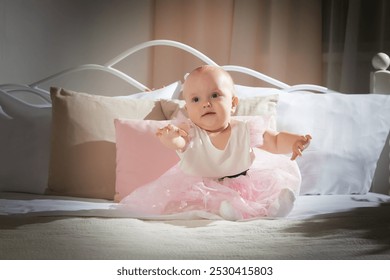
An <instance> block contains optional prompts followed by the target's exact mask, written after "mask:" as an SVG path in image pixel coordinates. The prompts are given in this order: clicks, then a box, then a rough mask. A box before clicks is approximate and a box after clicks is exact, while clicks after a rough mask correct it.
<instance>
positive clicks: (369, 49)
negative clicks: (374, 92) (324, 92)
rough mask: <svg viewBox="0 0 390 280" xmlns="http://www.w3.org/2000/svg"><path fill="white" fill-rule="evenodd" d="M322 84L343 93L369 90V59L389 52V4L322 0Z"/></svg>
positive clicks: (382, 0) (360, 0) (380, 0)
mask: <svg viewBox="0 0 390 280" xmlns="http://www.w3.org/2000/svg"><path fill="white" fill-rule="evenodd" d="M322 10H323V54H324V56H323V68H324V71H323V73H324V76H323V81H324V85H325V86H327V87H329V88H331V89H334V90H338V91H341V92H346V93H367V92H369V73H370V72H371V71H372V70H373V67H372V65H371V59H372V57H373V56H374V55H375V54H376V53H377V52H385V53H387V54H389V53H390V3H389V2H388V1H386V0H369V1H368V0H324V1H323V3H322Z"/></svg>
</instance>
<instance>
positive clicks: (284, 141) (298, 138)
mask: <svg viewBox="0 0 390 280" xmlns="http://www.w3.org/2000/svg"><path fill="white" fill-rule="evenodd" d="M310 140H311V136H310V135H305V136H303V135H297V134H292V133H288V132H276V131H266V132H265V133H264V142H263V145H262V146H260V147H259V148H261V149H263V150H266V151H268V152H271V153H274V154H288V153H291V152H292V156H291V160H295V159H296V158H297V157H298V156H301V155H302V151H303V150H304V149H306V148H307V146H309V144H310Z"/></svg>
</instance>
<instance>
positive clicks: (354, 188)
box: [277, 92, 390, 194]
mask: <svg viewBox="0 0 390 280" xmlns="http://www.w3.org/2000/svg"><path fill="white" fill-rule="evenodd" d="M277 127H278V130H279V131H283V130H284V131H290V132H295V133H302V134H306V133H310V134H311V135H312V137H313V140H312V142H311V145H310V146H309V147H308V148H307V150H305V152H304V155H303V156H302V157H300V158H298V159H297V163H298V165H299V167H300V170H301V173H302V187H301V194H365V193H367V192H368V191H369V189H370V187H371V183H372V179H373V176H374V172H375V168H376V164H377V161H378V159H379V156H380V154H381V151H382V149H383V147H384V145H385V141H386V138H387V135H388V133H389V130H390V95H378V94H356V95H352V94H340V93H328V94H314V93H308V92H294V93H283V94H280V95H279V102H278V107H277Z"/></svg>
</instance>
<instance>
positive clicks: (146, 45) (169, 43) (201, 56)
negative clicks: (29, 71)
mask: <svg viewBox="0 0 390 280" xmlns="http://www.w3.org/2000/svg"><path fill="white" fill-rule="evenodd" d="M154 46H170V47H175V48H178V49H182V50H184V51H186V52H188V53H190V54H192V55H194V56H195V57H197V58H199V59H200V60H201V61H203V62H204V63H206V64H210V65H216V66H218V64H217V63H216V62H215V61H213V60H212V59H211V58H209V57H208V56H206V55H205V54H203V53H201V52H200V51H198V50H196V49H194V48H193V47H190V46H188V45H186V44H183V43H180V42H177V41H172V40H152V41H148V42H144V43H141V44H138V45H136V46H134V47H132V48H130V49H128V50H126V51H124V52H123V53H121V54H119V55H118V56H116V57H115V58H113V59H111V60H109V61H108V62H107V63H105V64H104V65H98V64H84V65H80V66H77V67H72V68H69V69H66V70H64V71H61V72H59V73H56V74H54V75H51V76H49V77H47V78H44V79H42V80H39V81H37V82H34V83H32V84H30V85H29V86H30V87H31V88H35V89H40V90H43V89H41V88H39V85H41V84H43V83H45V82H47V81H50V80H53V79H56V78H58V77H61V76H64V75H66V74H69V73H72V72H77V71H83V70H99V71H105V72H108V73H110V74H113V75H114V76H117V77H119V78H120V79H122V80H124V81H126V82H128V83H129V84H131V85H133V86H134V87H136V88H138V89H139V90H142V91H144V90H149V88H148V87H147V86H145V85H144V84H142V83H140V82H138V81H137V80H135V79H134V78H132V77H130V76H128V75H127V74H125V73H123V72H121V71H119V70H118V69H115V68H114V65H116V64H117V63H119V62H120V61H122V60H124V59H126V58H127V57H128V56H130V55H132V54H134V53H136V52H138V51H141V50H143V49H146V48H149V47H154ZM221 67H223V68H224V69H225V70H227V71H232V72H240V73H243V74H247V75H250V76H253V77H255V78H257V79H260V80H262V81H265V82H267V83H269V84H271V85H273V86H275V87H277V88H280V89H284V90H286V91H294V90H297V88H298V89H299V90H312V91H319V92H326V91H327V88H325V87H322V86H318V85H311V84H304V85H296V86H290V85H288V84H286V83H283V82H281V81H279V80H277V79H274V78H271V77H269V76H267V75H265V74H262V73H260V72H258V71H255V70H253V69H249V68H246V67H242V66H236V65H222V66H221ZM43 91H44V90H43Z"/></svg>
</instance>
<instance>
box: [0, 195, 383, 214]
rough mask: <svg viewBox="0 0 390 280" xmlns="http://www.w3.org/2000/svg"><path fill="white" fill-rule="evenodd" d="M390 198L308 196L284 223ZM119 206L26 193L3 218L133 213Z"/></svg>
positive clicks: (3, 205) (10, 199)
mask: <svg viewBox="0 0 390 280" xmlns="http://www.w3.org/2000/svg"><path fill="white" fill-rule="evenodd" d="M389 202H390V196H387V195H383V194H377V193H367V194H366V195H304V196H299V197H298V198H297V200H296V203H295V206H294V209H293V210H292V212H291V213H290V214H289V215H288V217H285V218H283V219H292V220H296V219H309V218H313V217H316V216H318V215H324V214H333V213H340V212H348V211H352V210H354V209H357V208H362V207H378V206H380V205H382V204H383V203H389ZM116 205H117V204H116V203H113V202H111V201H107V200H102V199H84V198H75V197H61V196H42V195H35V194H24V193H9V192H4V193H0V215H3V216H4V215H17V214H19V215H20V214H29V215H37V216H52V215H55V216H83V217H85V216H87V217H88V216H90V217H126V218H134V216H132V215H131V214H129V213H126V212H124V211H121V210H118V209H115V206H116ZM135 218H143V219H148V220H154V219H155V220H161V219H162V220H165V219H168V220H172V219H179V220H180V219H196V218H208V219H220V217H218V216H216V215H211V214H208V213H202V212H192V213H188V214H175V215H166V216H160V217H153V216H148V217H135Z"/></svg>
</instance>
